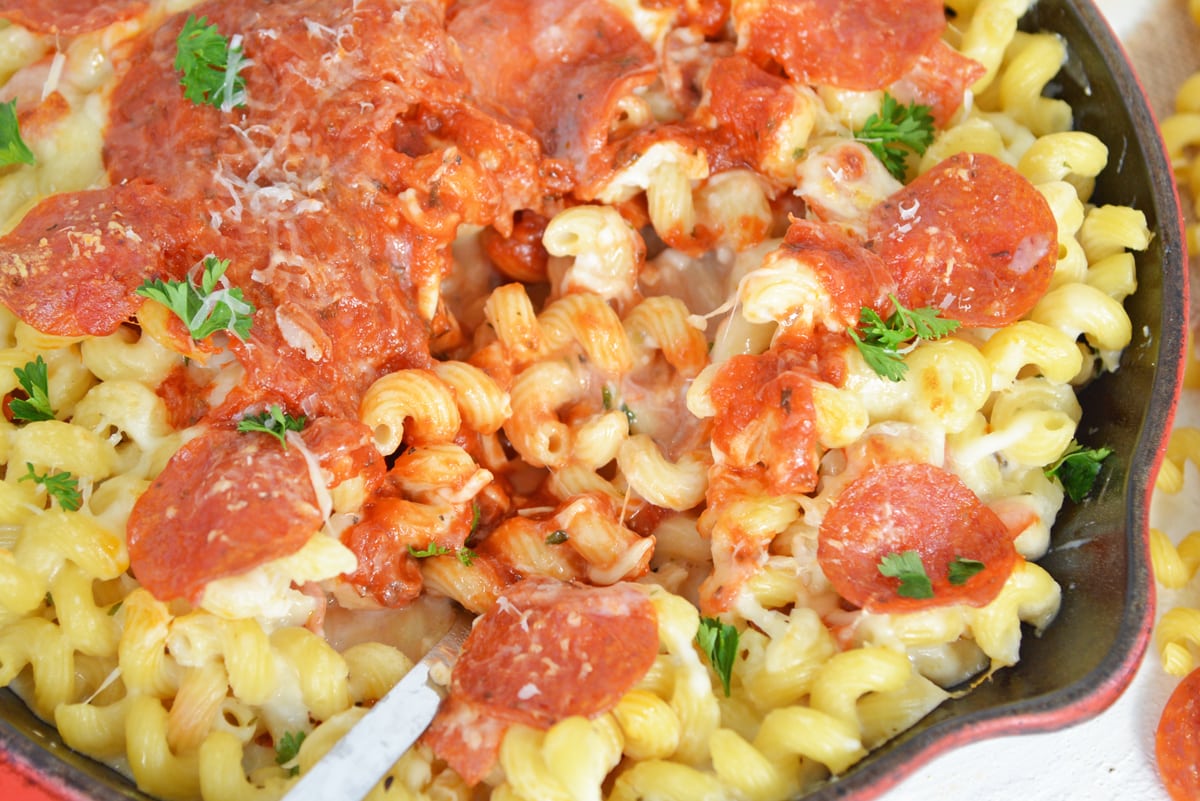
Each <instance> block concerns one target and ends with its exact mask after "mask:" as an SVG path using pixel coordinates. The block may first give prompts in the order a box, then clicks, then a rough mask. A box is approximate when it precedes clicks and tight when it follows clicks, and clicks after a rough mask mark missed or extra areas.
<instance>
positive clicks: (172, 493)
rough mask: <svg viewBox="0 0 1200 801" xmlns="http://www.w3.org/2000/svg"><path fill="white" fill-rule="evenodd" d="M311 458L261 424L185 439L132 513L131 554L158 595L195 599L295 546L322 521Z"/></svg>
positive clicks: (128, 531) (135, 569)
mask: <svg viewBox="0 0 1200 801" xmlns="http://www.w3.org/2000/svg"><path fill="white" fill-rule="evenodd" d="M321 522H322V520H321V512H320V511H319V510H318V508H317V500H316V491H315V490H314V489H313V485H312V479H311V476H310V473H309V466H308V462H307V461H306V460H305V457H304V455H303V454H302V453H301V452H300V450H299V449H298V448H295V447H291V448H288V449H287V450H284V448H283V447H282V446H281V445H280V443H279V442H278V440H276V439H274V438H273V437H270V436H267V435H264V434H252V433H246V434H240V433H237V432H235V431H227V430H212V431H209V432H207V433H204V434H201V435H200V436H199V437H197V438H195V439H193V440H191V441H189V442H188V443H187V444H186V445H184V446H183V447H182V448H180V449H179V451H178V452H177V453H176V454H175V455H174V456H172V457H171V460H170V461H169V462H167V466H166V467H165V468H164V469H163V471H162V472H161V473H160V474H159V475H158V478H156V479H155V480H154V483H153V484H151V485H150V487H149V488H148V489H147V490H146V491H145V492H144V493H143V494H142V496H141V497H140V498H138V501H137V503H136V504H134V507H133V512H132V513H131V514H130V516H129V523H128V525H127V528H126V534H127V538H128V542H129V564H130V567H131V568H132V570H133V573H134V575H135V576H136V577H137V579H138V581H139V582H141V584H142V586H144V587H145V588H146V589H148V590H149V591H150V592H151V593H152V594H153V595H154V597H156V598H159V599H160V600H164V601H169V600H173V599H175V598H185V599H187V600H189V601H192V602H195V601H197V600H198V599H199V597H200V596H201V594H202V593H203V591H204V586H205V584H207V583H208V582H210V581H212V580H214V579H219V578H223V577H225V576H232V575H236V574H238V573H243V572H245V571H247V570H251V569H253V568H255V567H257V566H259V565H261V564H263V563H265V562H268V561H270V560H272V559H278V558H280V557H283V556H287V555H288V554H291V553H293V552H295V551H296V550H298V549H299V548H300V547H301V546H303V545H304V543H306V542H307V541H308V539H309V538H310V537H311V536H312V535H313V534H314V533H316V531H317V529H318V528H320V526H321Z"/></svg>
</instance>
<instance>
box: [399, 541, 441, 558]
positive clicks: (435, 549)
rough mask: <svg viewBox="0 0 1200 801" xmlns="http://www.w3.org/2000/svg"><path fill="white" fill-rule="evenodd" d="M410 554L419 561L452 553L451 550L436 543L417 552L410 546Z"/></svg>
mask: <svg viewBox="0 0 1200 801" xmlns="http://www.w3.org/2000/svg"><path fill="white" fill-rule="evenodd" d="M408 552H409V553H410V554H412V555H413V556H414V557H416V558H417V559H425V558H427V557H430V556H444V555H445V554H448V553H450V549H449V548H446V547H443V546H441V545H438V544H437V543H436V542H431V543H429V545H428V546H426V547H425V548H422V549H421V550H417V549H416V548H414V547H413V546H411V545H410V546H408Z"/></svg>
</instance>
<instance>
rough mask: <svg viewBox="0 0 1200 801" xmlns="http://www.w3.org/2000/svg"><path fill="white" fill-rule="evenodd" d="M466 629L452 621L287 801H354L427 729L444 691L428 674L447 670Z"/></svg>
mask: <svg viewBox="0 0 1200 801" xmlns="http://www.w3.org/2000/svg"><path fill="white" fill-rule="evenodd" d="M470 630H471V624H470V623H469V622H467V621H465V620H461V619H460V620H458V621H457V622H455V624H454V625H453V626H452V627H451V628H450V631H448V632H446V634H445V635H444V636H443V637H442V639H440V640H438V642H437V644H436V645H434V646H433V649H432V650H430V652H429V653H427V654H425V656H423V657H422V658H421V661H419V662H417V664H415V665H414V666H413V669H412V670H410V671H409V672H408V673H407V674H405V676H404V678H402V679H400V681H399V682H397V683H396V686H395V687H393V688H392V689H390V690H388V692H387V694H386V695H384V696H383V698H381V699H379V701H377V702H376V704H375V706H373V707H372V708H371V710H370V711H369V712H367V714H366V715H364V716H363V718H362V720H360V721H359V722H358V723H356V724H355V725H354V728H352V729H351V730H350V731H349V732H347V733H346V735H345V736H344V737H342V739H340V740H338V741H337V743H336V744H335V745H334V746H333V748H330V749H329V751H328V752H327V753H326V754H325V756H323V757H321V759H320V760H319V761H318V762H317V764H315V765H313V766H312V768H311V769H309V770H308V772H306V773H305V774H304V775H303V776H301V777H300V780H299V781H298V782H296V783H295V784H294V785H293V786H292V788H291V790H289V791H288V794H287V796H286V799H287V801H329V799H331V798H342V799H360V798H363V797H364V796H366V794H367V793H369V792H370V791H371V788H372V787H374V786H375V785H376V783H378V782H379V780H380V779H381V778H383V775H384V774H385V773H387V772H388V769H389V768H391V767H392V765H394V764H395V762H396V760H397V759H399V758H400V756H401V755H402V754H403V753H404V752H405V751H407V750H408V749H409V748H410V747H411V746H412V744H413V743H415V742H416V741H417V738H418V737H420V736H421V734H422V733H423V732H424V731H425V729H427V728H428V727H429V724H430V723H431V722H432V721H433V716H434V715H435V714H436V713H437V710H438V705H439V704H440V703H441V701H442V694H443V692H444V690H443V689H442V688H440V687H439V686H438V685H437V684H435V683H434V682H432V681H430V680H429V674H430V670H431V669H433V668H436V667H438V666H441V667H445V668H447V669H448V668H450V667H453V665H454V662H455V660H456V659H457V658H458V654H459V651H461V650H462V645H463V642H464V641H465V640H466V639H467V634H468V633H469V632H470Z"/></svg>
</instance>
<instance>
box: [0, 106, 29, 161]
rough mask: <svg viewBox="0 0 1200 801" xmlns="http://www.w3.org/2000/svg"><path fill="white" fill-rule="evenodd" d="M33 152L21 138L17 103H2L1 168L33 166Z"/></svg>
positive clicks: (0, 112) (0, 132)
mask: <svg viewBox="0 0 1200 801" xmlns="http://www.w3.org/2000/svg"><path fill="white" fill-rule="evenodd" d="M35 161H36V159H35V158H34V157H33V151H32V150H30V149H29V146H28V145H26V144H25V140H24V139H22V138H21V125H20V123H19V122H18V121H17V101H16V100H10V101H8V102H7V103H0V167H7V166H9V165H10V164H33V163H34V162H35Z"/></svg>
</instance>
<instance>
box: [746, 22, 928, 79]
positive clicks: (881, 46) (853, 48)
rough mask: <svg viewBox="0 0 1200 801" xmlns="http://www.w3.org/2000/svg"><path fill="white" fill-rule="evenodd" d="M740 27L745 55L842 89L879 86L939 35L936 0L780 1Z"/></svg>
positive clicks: (907, 66) (898, 73) (905, 67)
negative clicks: (898, 0) (897, 0)
mask: <svg viewBox="0 0 1200 801" xmlns="http://www.w3.org/2000/svg"><path fill="white" fill-rule="evenodd" d="M750 5H754V6H757V7H758V9H759V10H758V13H756V14H755V13H753V12H751V14H752V15H751V16H750V17H749V19H743V20H739V22H738V41H739V42H745V48H744V52H745V53H746V54H747V55H748V56H749V57H750V58H751V59H753V60H754V61H756V62H758V63H760V64H763V63H770V62H772V61H773V62H776V63H778V64H779V65H780V66H782V67H783V69H784V72H786V73H787V74H788V76H789V77H791V78H793V79H794V80H797V81H802V82H804V83H812V84H829V85H831V86H837V87H839V88H842V89H858V90H869V89H882V88H883V87H885V86H887V85H889V84H891V83H892V82H894V81H896V80H897V79H899V78H900V77H901V76H902V75H904V74H905V73H906V72H908V71H909V69H910V68H911V67H912V66H913V64H915V63H916V61H917V59H919V58H920V57H921V55H922V54H923V53H925V52H926V51H927V50H929V48H930V47H931V46H932V45H933V43H934V42H936V41H937V39H938V37H939V36H941V33H942V31H943V30H944V29H945V27H946V16H945V11H944V9H943V6H942V3H940V2H938V0H906V2H895V0H783V1H782V2H772V3H757V4H750Z"/></svg>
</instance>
